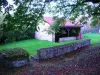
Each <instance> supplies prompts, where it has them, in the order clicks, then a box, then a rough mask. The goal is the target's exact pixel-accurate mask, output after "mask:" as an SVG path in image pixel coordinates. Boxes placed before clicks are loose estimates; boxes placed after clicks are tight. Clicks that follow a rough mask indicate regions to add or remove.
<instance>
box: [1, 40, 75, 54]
mask: <svg viewBox="0 0 100 75" xmlns="http://www.w3.org/2000/svg"><path fill="white" fill-rule="evenodd" d="M72 42H75V40H70V41H66V42H60V43H55V42H49V41H46V40H37V39H30V40H23V41H19V42H14V43H9V44H5V45H1V46H0V50H3V49H8V48H16V47H21V48H24V49H25V50H27V51H28V52H29V54H30V55H33V54H36V53H37V50H38V49H40V48H47V47H52V46H56V45H62V44H68V43H72Z"/></svg>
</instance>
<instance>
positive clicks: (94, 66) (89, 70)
mask: <svg viewBox="0 0 100 75" xmlns="http://www.w3.org/2000/svg"><path fill="white" fill-rule="evenodd" d="M0 73H1V74H0V75H100V43H99V44H95V45H92V46H89V47H85V48H81V49H78V50H76V51H73V52H70V53H67V54H65V55H64V56H63V57H60V58H59V57H54V58H52V59H48V60H44V61H41V62H38V61H36V60H33V59H31V61H30V63H29V64H28V65H26V66H24V67H20V68H14V69H9V70H8V69H7V70H1V72H0Z"/></svg>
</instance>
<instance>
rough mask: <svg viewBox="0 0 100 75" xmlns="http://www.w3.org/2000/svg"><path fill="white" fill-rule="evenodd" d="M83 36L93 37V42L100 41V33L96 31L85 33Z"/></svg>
mask: <svg viewBox="0 0 100 75" xmlns="http://www.w3.org/2000/svg"><path fill="white" fill-rule="evenodd" d="M83 38H90V39H91V44H95V43H100V34H99V33H98V34H96V33H88V34H84V35H83Z"/></svg>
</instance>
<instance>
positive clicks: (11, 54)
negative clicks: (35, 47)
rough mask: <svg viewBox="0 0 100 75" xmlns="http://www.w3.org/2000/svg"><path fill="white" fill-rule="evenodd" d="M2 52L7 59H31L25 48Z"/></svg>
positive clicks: (0, 52)
mask: <svg viewBox="0 0 100 75" xmlns="http://www.w3.org/2000/svg"><path fill="white" fill-rule="evenodd" d="M0 54H1V55H2V56H3V58H4V59H5V60H21V59H29V53H28V52H27V51H26V50H24V49H23V48H12V49H6V50H1V51H0Z"/></svg>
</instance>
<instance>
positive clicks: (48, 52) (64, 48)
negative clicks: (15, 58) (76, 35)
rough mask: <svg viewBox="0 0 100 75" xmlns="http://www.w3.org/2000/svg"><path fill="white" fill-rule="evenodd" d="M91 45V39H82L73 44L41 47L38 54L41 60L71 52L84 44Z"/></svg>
mask: <svg viewBox="0 0 100 75" xmlns="http://www.w3.org/2000/svg"><path fill="white" fill-rule="evenodd" d="M89 45H90V39H82V40H79V41H78V42H74V43H71V44H65V45H59V46H54V47H49V48H42V49H39V50H37V55H38V58H39V59H40V60H41V59H48V58H52V57H54V56H59V55H62V54H65V53H67V52H71V51H73V50H76V49H78V48H81V47H84V46H89Z"/></svg>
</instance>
